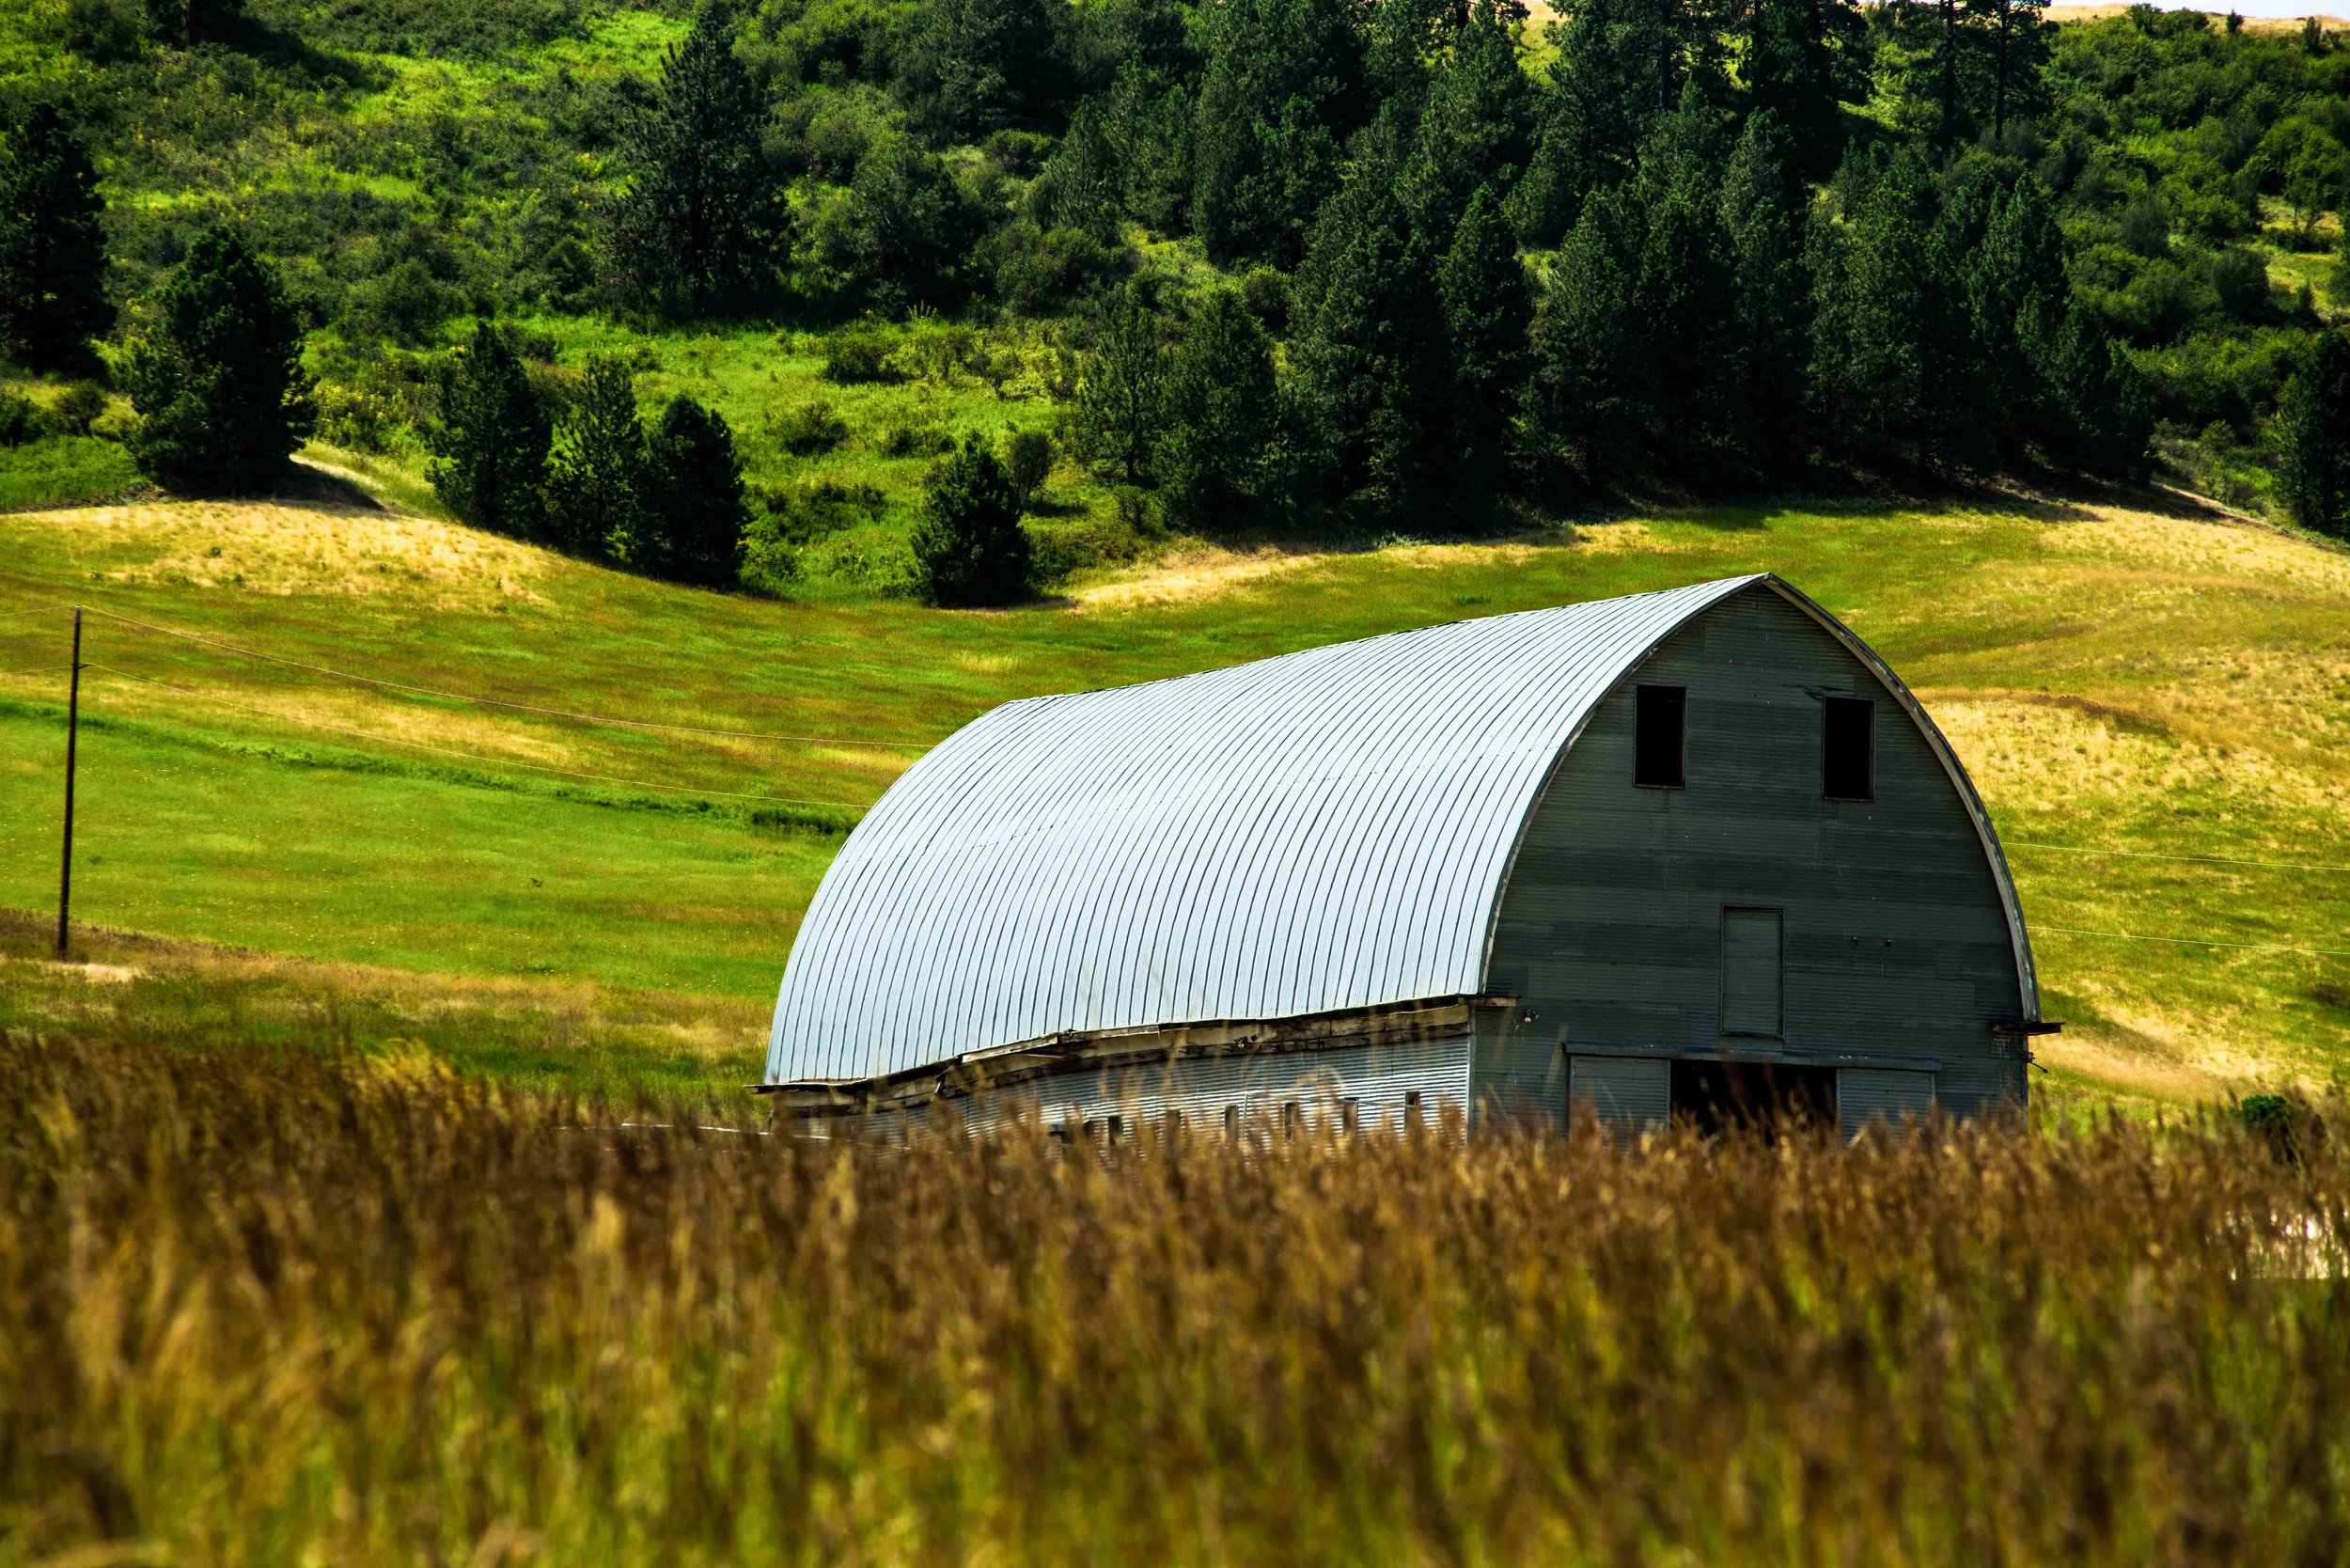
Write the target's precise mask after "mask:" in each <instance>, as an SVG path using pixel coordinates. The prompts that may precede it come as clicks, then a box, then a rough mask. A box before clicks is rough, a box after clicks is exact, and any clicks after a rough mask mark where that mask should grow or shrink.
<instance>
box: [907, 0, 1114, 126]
mask: <svg viewBox="0 0 2350 1568" xmlns="http://www.w3.org/2000/svg"><path fill="white" fill-rule="evenodd" d="M1069 14H1070V8H1069V7H1068V6H1067V5H1065V4H1063V3H1061V0H925V3H924V4H923V5H922V6H921V7H920V8H919V9H917V11H916V12H915V16H914V26H913V30H912V33H911V35H910V36H909V37H908V38H907V39H906V43H905V47H904V49H903V50H902V51H901V54H900V55H899V58H898V61H897V67H898V70H897V88H898V95H899V97H900V98H901V100H902V101H903V102H905V104H906V106H907V108H908V109H909V110H910V111H911V112H912V114H913V117H914V119H915V121H916V123H917V124H918V125H919V126H921V127H922V129H923V130H924V131H925V132H926V133H929V134H930V135H931V136H932V138H934V139H935V141H936V142H938V143H942V144H943V143H948V142H968V141H977V140H979V138H980V137H982V136H985V135H987V134H988V133H990V132H994V131H1003V130H1010V129H1013V128H1019V127H1027V128H1039V127H1042V126H1045V125H1047V124H1049V123H1051V122H1052V121H1053V120H1054V119H1055V118H1056V113H1055V111H1056V110H1057V109H1058V107H1059V106H1060V104H1061V103H1062V102H1064V99H1063V94H1064V92H1065V90H1066V86H1065V85H1066V83H1067V82H1068V80H1069V76H1070V65H1071V61H1070V48H1069V44H1070V39H1069V26H1070V24H1069V20H1068V19H1069Z"/></svg>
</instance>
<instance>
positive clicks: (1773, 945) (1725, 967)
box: [1722, 909, 1784, 1038]
mask: <svg viewBox="0 0 2350 1568" xmlns="http://www.w3.org/2000/svg"><path fill="white" fill-rule="evenodd" d="M1779 939H1780V933H1779V912H1778V910H1776V909H1725V910H1723V911H1722V1033H1724V1034H1753V1035H1767V1036H1771V1037H1774V1038H1776V1037H1777V1036H1778V1033H1779V1031H1780V1029H1781V1028H1782V1027H1784V1021H1783V1018H1782V1011H1783V1010H1782V1006H1781V1004H1782V1000H1783V987H1782V985H1781V983H1780V975H1779Z"/></svg>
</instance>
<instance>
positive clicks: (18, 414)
mask: <svg viewBox="0 0 2350 1568" xmlns="http://www.w3.org/2000/svg"><path fill="white" fill-rule="evenodd" d="M48 423H49V421H48V420H46V419H44V418H43V417H42V416H41V412H40V407H39V404H37V403H35V402H34V401H33V400H32V399H30V398H28V397H26V396H24V393H22V392H7V391H0V447H7V448H8V450H9V451H11V452H13V451H15V450H16V449H17V448H18V447H22V446H24V444H25V443H26V442H28V441H38V440H39V439H40V438H41V436H43V435H45V434H47V433H48V431H47V427H48Z"/></svg>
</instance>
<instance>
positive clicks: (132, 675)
mask: <svg viewBox="0 0 2350 1568" xmlns="http://www.w3.org/2000/svg"><path fill="white" fill-rule="evenodd" d="M82 667H83V668H85V669H99V670H104V671H105V672H106V673H107V674H109V675H119V676H121V677H123V678H124V679H126V680H131V681H141V682H146V683H147V684H149V685H150V686H163V687H165V688H167V689H169V690H171V691H176V692H185V693H187V694H188V695H189V696H191V697H200V698H205V699H206V700H208V701H211V702H215V703H218V704H220V705H221V706H222V707H225V708H234V709H236V710H238V711H239V712H241V713H251V714H254V715H255V716H256V717H258V718H265V719H273V720H274V721H276V722H277V723H280V724H294V725H300V726H303V727H304V728H305V729H322V730H325V731H326V732H328V733H329V734H335V735H346V736H350V737H352V739H355V740H362V741H368V742H370V743H372V744H374V745H404V746H413V747H415V749H416V750H418V751H431V752H437V753H439V754H440V755H441V756H444V757H462V758H463V759H464V760H466V761H469V762H474V763H477V764H478V765H480V766H482V767H488V768H525V769H527V770H529V771H530V772H532V773H552V774H560V775H561V776H564V777H566V778H586V779H592V780H594V781H595V782H597V783H599V784H622V785H626V786H628V787H629V788H631V789H635V790H659V791H663V792H667V793H670V794H685V795H711V796H714V797H716V798H718V799H722V800H763V801H770V802H772V803H774V804H776V805H777V806H823V807H828V808H832V809H834V810H838V811H855V812H859V813H862V812H864V811H865V810H866V809H867V808H865V807H863V806H860V805H857V804H856V803H854V802H853V801H846V800H807V799H803V798H800V797H798V796H794V795H763V794H754V793H751V792H748V791H744V790H704V789H700V788H698V787H697V786H695V785H691V784H656V783H653V782H652V781H651V780H650V779H645V778H628V777H623V776H620V775H619V774H609V773H587V772H584V771H582V770H581V769H578V768H558V767H556V766H554V765H553V764H551V763H546V762H522V761H516V760H512V759H510V758H505V757H484V756H483V755H481V754H480V753H479V752H478V751H460V750H458V749H457V748H456V747H454V746H446V745H432V744H431V742H430V741H411V740H406V739H403V738H401V737H399V736H397V735H379V734H376V733H375V732H373V731H372V730H367V729H346V728H344V727H343V726H341V725H338V724H326V723H323V722H321V721H320V720H318V719H305V718H296V717H294V716H293V715H292V714H290V713H273V712H271V711H270V710H269V709H267V708H255V707H251V706H249V705H247V704H245V703H243V702H231V701H229V700H227V698H222V697H218V696H216V695H214V694H213V693H211V692H207V691H200V690H198V689H197V688H196V687H194V686H184V685H181V684H180V682H177V681H164V680H162V679H159V678H158V677H156V676H152V675H141V674H139V673H137V672H136V671H135V670H128V669H118V668H117V667H116V666H113V665H104V664H100V663H98V662H97V661H95V660H86V661H85V662H84V664H83V666H82Z"/></svg>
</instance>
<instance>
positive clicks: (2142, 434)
mask: <svg viewBox="0 0 2350 1568" xmlns="http://www.w3.org/2000/svg"><path fill="white" fill-rule="evenodd" d="M2025 320H2026V322H2027V325H2028V330H2027V332H2026V334H2025V338H2024V349H2025V353H2026V355H2027V356H2028V357H2029V359H2030V361H2031V363H2032V364H2033V366H2034V367H2035V368H2036V369H2037V370H2038V372H2039V378H2040V385H2041V394H2040V407H2041V409H2042V411H2043V415H2044V424H2043V427H2042V430H2041V432H2040V439H2041V443H2042V445H2043V446H2044V447H2045V448H2046V449H2047V451H2048V454H2049V456H2050V457H2051V458H2052V459H2054V460H2055V461H2056V462H2058V463H2066V464H2069V465H2070V466H2073V467H2076V468H2081V469H2085V470H2087V471H2089V472H2090V473H2092V474H2116V475H2135V474H2138V473H2140V472H2142V471H2143V470H2144V468H2145V466H2146V446H2147V443H2148V442H2149V441H2150V440H2152V439H2153V436H2154V408H2153V400H2152V398H2151V397H2150V396H2149V395H2148V393H2147V390H2146V384H2145V380H2144V378H2143V377H2141V376H2140V375H2139V371H2138V368H2137V367H2136V366H2134V365H2133V364H2131V363H2130V359H2129V356H2128V354H2126V353H2123V350H2122V346H2121V345H2120V344H2118V343H2115V342H2114V341H2112V339H2111V338H2110V337H2107V334H2106V330H2105V327H2104V325H2103V324H2102V323H2101V322H2100V321H2098V320H2097V317H2096V313H2095V312H2094V311H2093V310H2092V308H2091V307H2090V306H2086V305H2083V304H2082V303H2081V302H2080V301H2078V300H2072V301H2068V302H2066V303H2065V305H2064V306H2063V308H2062V309H2061V311H2057V310H2055V309H2049V310H2044V311H2039V312H2035V313H2032V314H2030V315H2028V316H2027V317H2026V318H2025ZM2324 336H2326V337H2331V336H2333V335H2332V334H2330V333H2328V334H2325V335H2324Z"/></svg>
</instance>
